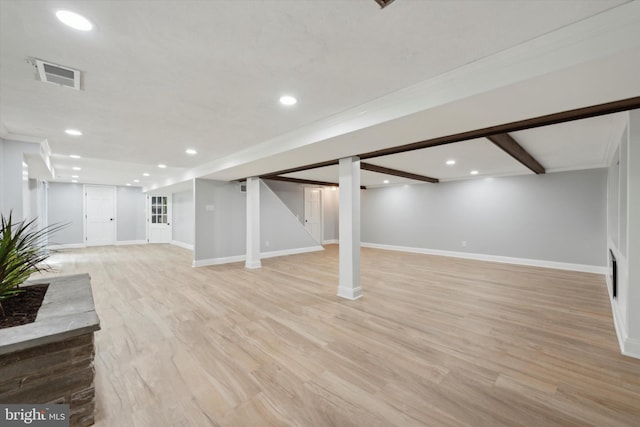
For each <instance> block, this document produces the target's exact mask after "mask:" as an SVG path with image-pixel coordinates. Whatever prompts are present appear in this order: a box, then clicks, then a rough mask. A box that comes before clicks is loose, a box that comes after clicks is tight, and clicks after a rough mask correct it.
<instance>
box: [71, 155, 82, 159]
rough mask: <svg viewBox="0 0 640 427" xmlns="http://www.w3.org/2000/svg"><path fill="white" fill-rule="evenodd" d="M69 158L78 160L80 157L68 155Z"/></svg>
mask: <svg viewBox="0 0 640 427" xmlns="http://www.w3.org/2000/svg"><path fill="white" fill-rule="evenodd" d="M69 157H71V158H72V159H79V158H80V156H78V155H77V154H69Z"/></svg>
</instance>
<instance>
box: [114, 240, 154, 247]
mask: <svg viewBox="0 0 640 427" xmlns="http://www.w3.org/2000/svg"><path fill="white" fill-rule="evenodd" d="M147 243H148V242H147V241H146V240H120V241H118V242H116V243H115V245H116V246H127V245H146V244H147Z"/></svg>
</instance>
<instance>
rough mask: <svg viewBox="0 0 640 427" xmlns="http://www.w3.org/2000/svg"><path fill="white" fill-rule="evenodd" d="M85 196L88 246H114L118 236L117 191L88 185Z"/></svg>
mask: <svg viewBox="0 0 640 427" xmlns="http://www.w3.org/2000/svg"><path fill="white" fill-rule="evenodd" d="M84 195H85V218H86V227H85V241H86V243H87V246H104V245H113V244H114V243H115V236H116V209H115V189H114V188H113V187H105V186H89V185H88V186H86V187H85V192H84Z"/></svg>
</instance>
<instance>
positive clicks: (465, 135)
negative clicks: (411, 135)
mask: <svg viewBox="0 0 640 427" xmlns="http://www.w3.org/2000/svg"><path fill="white" fill-rule="evenodd" d="M637 108H640V96H636V97H634V98H627V99H623V100H620V101H613V102H607V103H605V104H598V105H592V106H590V107H584V108H576V109H574V110H567V111H562V112H560V113H553V114H547V115H545V116H539V117H534V118H532V119H526V120H519V121H516V122H511V123H505V124H502V125H497V126H490V127H486V128H482V129H475V130H471V131H468V132H461V133H456V134H453V135H446V136H441V137H438V138H431V139H427V140H424V141H418V142H412V143H411V144H405V145H398V146H395V147H390V148H385V149H382V150H376V151H370V152H368V153H364V154H360V155H359V156H358V157H360V159H362V160H365V159H372V158H374V157H381V156H388V155H391V154H399V153H406V152H407V151H413V150H421V149H423V148H430V147H437V146H439V145H446V144H452V143H454V142H462V141H467V140H470V139H476V138H486V137H488V136H489V135H496V134H500V133H509V132H517V131H520V130H526V129H533V128H538V127H542V126H550V125H556V124H559V123H565V122H571V121H575V120H582V119H589V118H591V117H597V116H604V115H606V114H613V113H619V112H621V111H629V110H635V109H637Z"/></svg>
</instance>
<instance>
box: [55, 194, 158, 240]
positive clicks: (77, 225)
mask: <svg viewBox="0 0 640 427" xmlns="http://www.w3.org/2000/svg"><path fill="white" fill-rule="evenodd" d="M47 193H48V194H47V199H48V200H47V216H48V220H49V224H66V223H68V225H67V227H65V228H64V229H63V230H60V231H58V232H57V233H56V234H55V235H54V236H52V238H51V239H50V240H49V244H50V245H73V246H84V244H85V240H84V186H83V185H82V184H71V183H63V182H50V183H49V184H48V188H47ZM115 193H116V199H115V203H116V218H115V220H116V244H118V243H120V244H122V243H145V242H146V196H145V194H144V193H143V192H142V190H141V189H140V188H136V187H116V192H115Z"/></svg>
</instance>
